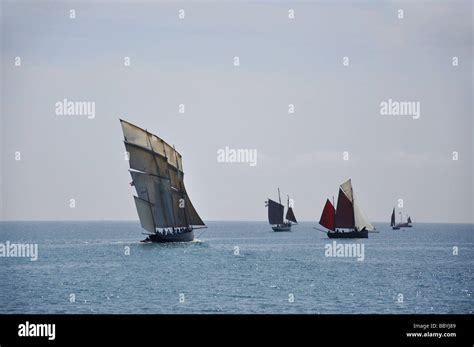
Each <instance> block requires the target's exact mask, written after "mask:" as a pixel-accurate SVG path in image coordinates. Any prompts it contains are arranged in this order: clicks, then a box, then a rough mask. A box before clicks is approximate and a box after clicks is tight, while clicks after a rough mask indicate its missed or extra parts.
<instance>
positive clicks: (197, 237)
mask: <svg viewBox="0 0 474 347" xmlns="http://www.w3.org/2000/svg"><path fill="white" fill-rule="evenodd" d="M199 229H204V230H203V231H201V233H200V234H199V235H198V236H196V239H199V237H200V236H201V235H202V234H204V233H205V232H206V231H207V228H199Z"/></svg>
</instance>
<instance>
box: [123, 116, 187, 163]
mask: <svg viewBox="0 0 474 347" xmlns="http://www.w3.org/2000/svg"><path fill="white" fill-rule="evenodd" d="M120 123H121V124H122V130H123V135H124V137H125V141H126V142H129V143H132V144H135V145H138V146H141V147H144V148H147V149H149V150H153V151H154V152H155V153H158V154H160V155H162V156H163V157H166V158H167V160H168V163H169V164H170V165H171V166H173V167H174V168H176V169H179V170H181V171H183V162H182V158H181V154H179V153H178V152H177V151H176V150H175V149H174V148H173V147H171V146H170V145H169V144H168V143H166V142H165V141H164V140H162V139H161V138H159V137H158V136H156V135H153V134H151V133H149V132H148V131H146V130H144V129H142V128H140V127H137V126H136V125H133V124H131V123H129V122H127V121H124V120H121V121H120Z"/></svg>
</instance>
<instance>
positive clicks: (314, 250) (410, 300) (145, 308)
mask: <svg viewBox="0 0 474 347" xmlns="http://www.w3.org/2000/svg"><path fill="white" fill-rule="evenodd" d="M208 225H209V229H207V230H206V231H205V233H203V234H202V235H200V236H199V241H196V242H192V243H182V244H163V245H161V244H141V243H139V242H138V241H139V240H140V239H141V238H142V236H143V235H140V233H141V232H142V231H141V229H140V227H139V224H138V222H1V223H0V243H5V242H6V241H7V240H8V241H10V242H16V243H19V242H27V243H37V244H38V247H39V259H38V260H37V261H35V262H34V261H30V260H29V259H26V258H0V313H472V312H473V306H474V305H473V297H472V295H473V293H472V292H473V286H474V285H473V283H474V282H473V271H474V270H473V269H474V247H473V245H474V234H473V225H470V224H465V225H462V224H416V225H415V227H414V228H412V229H403V230H401V231H392V230H390V228H389V226H388V224H375V225H376V227H377V229H379V230H380V233H377V234H370V235H369V239H367V240H362V241H356V242H360V243H363V244H364V255H365V259H364V260H363V261H357V260H356V258H348V257H346V258H330V257H326V256H325V245H326V244H328V243H331V242H332V241H331V240H329V239H328V238H327V237H326V235H325V234H323V233H321V232H318V231H316V230H314V229H312V226H315V223H301V224H299V225H297V226H295V227H294V228H293V230H294V231H293V232H291V233H274V232H272V231H271V229H270V227H269V225H268V224H266V223H263V222H209V223H208ZM197 234H199V231H198V232H197ZM340 242H342V243H346V242H354V241H353V240H352V241H340ZM127 246H128V247H129V248H130V255H126V254H125V251H126V248H127ZM236 247H238V249H237V248H236ZM453 247H458V255H453ZM237 250H238V252H237ZM236 253H239V254H238V255H236ZM71 294H74V296H75V302H71V300H70V299H71V297H72V296H71ZM400 294H401V295H403V298H402V297H401V296H400ZM401 298H402V299H403V300H402V302H399V301H400V299H401ZM180 299H181V302H180ZM292 299H294V300H292ZM183 301H184V302H183Z"/></svg>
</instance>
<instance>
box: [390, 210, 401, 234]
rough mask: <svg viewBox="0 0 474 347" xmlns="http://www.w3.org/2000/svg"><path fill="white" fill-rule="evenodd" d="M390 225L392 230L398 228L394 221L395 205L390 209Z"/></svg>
mask: <svg viewBox="0 0 474 347" xmlns="http://www.w3.org/2000/svg"><path fill="white" fill-rule="evenodd" d="M390 226H391V227H392V229H393V230H399V229H400V227H399V226H398V225H397V223H395V207H394V208H393V211H392V216H391V217H390Z"/></svg>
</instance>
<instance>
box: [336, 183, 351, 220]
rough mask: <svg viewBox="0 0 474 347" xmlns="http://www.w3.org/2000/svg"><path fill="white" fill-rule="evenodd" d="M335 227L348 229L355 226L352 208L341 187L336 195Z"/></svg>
mask: <svg viewBox="0 0 474 347" xmlns="http://www.w3.org/2000/svg"><path fill="white" fill-rule="evenodd" d="M335 227H336V228H348V229H352V228H354V227H355V222H354V208H353V206H352V202H351V201H350V200H349V199H348V197H347V196H346V194H345V193H344V192H343V191H342V188H341V189H339V196H338V197H337V208H336V218H335Z"/></svg>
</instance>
